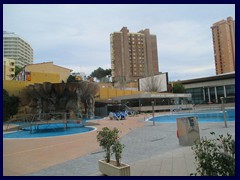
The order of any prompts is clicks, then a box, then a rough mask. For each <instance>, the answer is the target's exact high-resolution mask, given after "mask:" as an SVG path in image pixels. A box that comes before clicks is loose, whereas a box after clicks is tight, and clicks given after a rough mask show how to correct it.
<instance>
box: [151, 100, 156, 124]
mask: <svg viewBox="0 0 240 180" xmlns="http://www.w3.org/2000/svg"><path fill="white" fill-rule="evenodd" d="M152 116H153V126H155V118H154V101H152Z"/></svg>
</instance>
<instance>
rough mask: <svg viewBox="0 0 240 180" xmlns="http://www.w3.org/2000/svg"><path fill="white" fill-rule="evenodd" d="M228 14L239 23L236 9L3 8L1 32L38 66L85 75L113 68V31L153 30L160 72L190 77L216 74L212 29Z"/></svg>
mask: <svg viewBox="0 0 240 180" xmlns="http://www.w3.org/2000/svg"><path fill="white" fill-rule="evenodd" d="M228 16H232V17H233V18H234V19H235V5H231V4H222V5H217V4H209V5H208V4H205V5H172V4H153V5H152V4H121V5H119V4H118V5H115V4H95V5H93V4H42V5H39V4H34V5H33V4H17V5H16V4H15V5H14V4H4V5H3V28H4V30H7V31H11V32H15V33H16V34H19V35H20V36H21V37H23V38H24V39H25V40H26V41H27V42H29V43H30V44H31V46H32V47H33V49H34V62H35V63H38V62H42V61H45V62H46V61H54V64H57V65H63V66H66V67H68V66H69V67H72V68H73V69H76V70H78V67H79V66H80V67H81V68H79V70H81V71H85V73H86V74H90V73H91V72H92V71H93V70H94V69H97V68H98V67H103V68H105V69H106V68H110V67H111V65H110V62H111V60H110V33H112V32H116V31H120V29H121V28H122V27H123V26H127V27H128V29H129V30H130V32H138V31H139V30H141V29H145V28H149V29H150V33H152V34H156V36H157V44H158V59H159V69H160V71H164V72H169V76H170V77H171V79H174V78H183V79H186V78H187V77H192V76H195V75H198V74H201V73H202V75H205V74H209V73H212V75H214V73H215V72H214V57H213V46H212V35H211V29H210V26H211V25H212V24H213V23H214V22H216V21H219V20H221V19H225V18H226V17H228ZM206 67H209V69H205V68H206ZM196 68H197V69H196ZM193 69H195V70H193ZM176 75H177V76H176Z"/></svg>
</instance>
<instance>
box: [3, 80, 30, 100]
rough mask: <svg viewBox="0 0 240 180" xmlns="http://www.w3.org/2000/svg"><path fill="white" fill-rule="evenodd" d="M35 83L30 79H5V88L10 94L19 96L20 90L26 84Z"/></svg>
mask: <svg viewBox="0 0 240 180" xmlns="http://www.w3.org/2000/svg"><path fill="white" fill-rule="evenodd" d="M30 84H33V83H31V82H29V81H13V80H12V81H7V80H5V81H3V89H5V90H7V92H8V93H9V95H15V96H19V94H20V92H21V91H22V90H23V88H25V87H26V86H28V85H30Z"/></svg>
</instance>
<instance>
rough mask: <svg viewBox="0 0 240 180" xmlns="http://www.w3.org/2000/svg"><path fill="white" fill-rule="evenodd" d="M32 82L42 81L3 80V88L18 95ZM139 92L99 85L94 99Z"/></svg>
mask: <svg viewBox="0 0 240 180" xmlns="http://www.w3.org/2000/svg"><path fill="white" fill-rule="evenodd" d="M35 75H36V76H39V75H40V73H35ZM48 75H49V74H48ZM46 77H50V75H49V76H46ZM38 79H39V78H38ZM49 79H50V78H49ZM43 82H45V81H43ZM46 82H50V81H46ZM51 82H52V83H54V82H53V81H51ZM34 83H42V82H40V81H37V82H34V81H3V88H4V89H6V90H7V91H8V93H9V95H15V96H18V95H19V94H20V92H21V90H23V88H24V87H26V86H28V85H30V84H34ZM139 93H142V92H140V91H133V90H119V89H113V88H106V87H105V88H103V87H99V92H98V98H96V100H107V99H111V98H113V97H117V96H124V95H131V94H139Z"/></svg>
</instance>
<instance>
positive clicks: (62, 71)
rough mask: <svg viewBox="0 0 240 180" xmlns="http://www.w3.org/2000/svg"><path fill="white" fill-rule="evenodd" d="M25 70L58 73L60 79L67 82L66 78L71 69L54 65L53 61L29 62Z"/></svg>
mask: <svg viewBox="0 0 240 180" xmlns="http://www.w3.org/2000/svg"><path fill="white" fill-rule="evenodd" d="M26 71H29V72H41V73H49V72H51V73H54V74H59V77H60V81H59V82H62V80H63V81H64V82H67V78H68V77H69V75H70V72H71V71H72V70H71V69H67V68H64V67H60V66H56V65H54V64H53V62H46V63H39V64H29V65H27V66H26Z"/></svg>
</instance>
